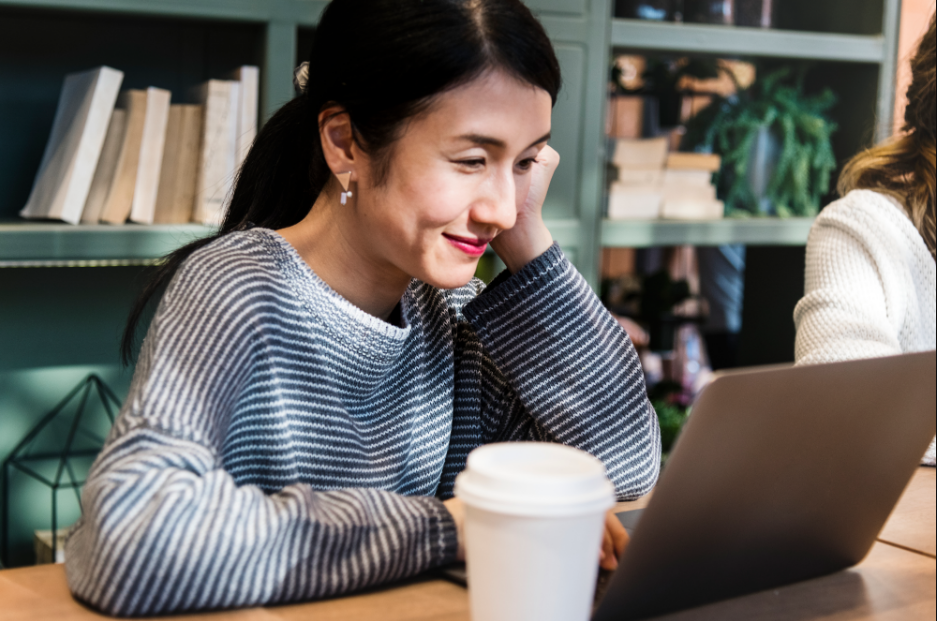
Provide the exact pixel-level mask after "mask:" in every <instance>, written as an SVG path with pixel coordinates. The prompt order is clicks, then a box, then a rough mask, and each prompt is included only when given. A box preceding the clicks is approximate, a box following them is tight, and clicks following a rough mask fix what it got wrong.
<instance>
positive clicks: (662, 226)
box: [602, 218, 813, 248]
mask: <svg viewBox="0 0 937 621" xmlns="http://www.w3.org/2000/svg"><path fill="white" fill-rule="evenodd" d="M812 224H813V218H786V219H773V218H772V219H769V218H761V219H758V218H752V219H744V220H743V219H726V220H711V221H705V222H685V221H673V220H603V221H602V245H603V246H609V247H621V248H648V247H651V246H681V245H690V246H719V245H723V244H745V245H752V246H755V245H758V246H803V245H805V244H806V243H807V234H808V233H809V232H810V226H811V225H812Z"/></svg>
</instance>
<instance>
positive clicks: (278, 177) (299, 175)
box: [121, 0, 560, 364]
mask: <svg viewBox="0 0 937 621" xmlns="http://www.w3.org/2000/svg"><path fill="white" fill-rule="evenodd" d="M490 69H500V70H503V71H506V72H507V73H509V74H510V75H512V76H514V77H516V78H517V79H519V80H521V81H522V82H526V83H529V84H531V85H533V86H536V87H539V88H542V89H543V90H545V91H546V92H548V93H549V94H550V96H551V98H552V99H553V103H554V104H555V103H556V97H557V94H558V92H559V90H560V67H559V62H558V61H557V59H556V54H555V53H554V51H553V46H552V45H551V43H550V39H549V38H548V37H547V34H546V32H545V31H544V29H543V26H541V24H540V22H538V21H537V19H536V18H535V17H534V16H533V14H532V13H531V12H530V9H528V8H527V7H526V6H524V4H523V3H522V2H521V1H520V0H332V1H331V2H330V3H329V5H328V7H326V9H325V11H323V13H322V17H321V19H320V21H319V26H318V28H317V30H316V35H315V40H314V43H313V48H312V53H311V55H310V59H309V75H308V81H307V83H306V87H305V89H304V90H303V92H302V94H300V95H299V96H297V97H296V98H294V99H293V100H292V101H290V102H289V103H287V104H285V105H284V106H283V107H282V108H280V110H279V111H278V112H277V113H276V114H274V115H273V117H272V118H271V119H270V120H269V121H267V123H266V124H265V125H264V126H263V128H262V129H261V131H260V132H259V134H258V135H257V139H256V140H255V141H254V145H253V147H252V148H251V150H250V153H248V155H247V158H246V159H245V161H244V165H243V167H242V168H241V171H240V173H239V174H238V177H237V180H236V184H235V188H234V194H233V196H232V199H231V203H230V206H229V207H228V211H227V213H226V215H225V218H224V222H223V223H222V225H221V229H220V230H219V231H218V232H217V233H216V234H215V235H212V236H210V237H206V238H204V239H200V240H198V241H195V242H192V243H190V244H188V245H186V246H183V247H182V248H180V249H178V250H176V251H175V252H173V253H171V254H169V255H167V256H166V257H165V259H164V261H163V262H162V264H161V265H160V267H159V268H158V269H157V272H156V274H155V275H154V276H153V278H152V280H151V281H150V282H149V283H148V284H147V286H146V288H145V289H144V291H143V292H142V293H141V294H140V296H139V298H138V299H137V300H136V302H135V303H134V306H133V309H132V311H131V313H130V317H129V319H128V321H127V326H126V328H125V329H124V335H123V340H122V341H121V354H122V357H123V360H124V362H125V363H127V364H129V362H130V361H131V360H132V358H133V350H134V343H135V340H136V339H135V336H136V328H137V324H138V323H139V321H140V318H141V316H142V315H143V314H144V312H145V310H146V308H147V306H148V304H149V302H150V300H151V299H152V298H153V297H154V295H155V294H156V293H157V292H158V291H160V290H161V288H162V287H164V286H165V285H166V284H168V283H169V281H170V280H171V279H172V277H173V275H174V274H175V273H176V271H177V270H178V269H179V267H180V266H181V265H182V263H183V261H185V259H186V258H188V257H189V255H191V254H192V253H193V252H195V251H196V250H198V249H199V248H202V247H203V246H206V245H208V244H209V243H211V242H212V241H214V240H216V239H218V238H220V237H222V236H224V235H227V234H228V233H230V232H232V231H238V230H244V229H247V228H250V227H252V226H260V227H266V228H271V229H280V228H284V227H287V226H291V225H293V224H296V223H297V222H299V221H300V220H302V219H303V218H304V217H305V216H306V215H307V214H308V213H309V209H310V208H311V207H312V205H313V203H315V201H316V198H317V197H318V196H319V193H320V192H322V190H323V189H324V188H325V186H326V183H327V182H328V181H329V179H330V177H331V171H330V170H329V168H328V166H327V164H326V162H325V158H324V156H323V153H322V144H321V142H320V138H319V121H318V119H319V114H320V113H321V112H322V110H323V109H324V108H326V107H327V106H331V105H337V106H339V107H341V108H343V109H344V110H345V111H346V112H347V113H348V115H349V117H350V120H351V125H352V129H353V132H354V136H355V141H356V142H357V143H358V145H359V146H360V147H361V148H362V149H364V150H366V151H367V152H368V153H369V154H370V155H371V156H372V159H373V161H374V163H375V166H376V170H375V171H374V172H375V175H376V177H377V179H378V180H380V179H381V178H382V177H384V176H385V175H386V172H387V168H388V162H389V160H390V157H389V154H390V150H391V149H390V148H391V147H392V145H393V143H394V142H395V141H396V140H397V139H398V138H399V136H400V134H401V133H402V130H403V128H404V125H405V123H406V122H407V121H408V120H409V119H412V118H413V117H414V116H416V115H418V114H420V113H421V112H423V111H425V110H426V109H427V107H428V105H429V104H430V103H431V102H432V100H433V97H435V96H437V95H439V94H441V93H443V92H445V91H447V90H449V89H452V88H455V87H457V86H460V85H462V84H465V83H467V82H469V81H471V80H472V79H474V78H476V77H478V76H480V75H481V74H482V73H484V72H485V71H486V70H490Z"/></svg>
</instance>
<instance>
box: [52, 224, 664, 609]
mask: <svg viewBox="0 0 937 621" xmlns="http://www.w3.org/2000/svg"><path fill="white" fill-rule="evenodd" d="M401 318H402V322H401V323H402V327H398V326H393V325H390V324H388V323H385V322H383V321H380V320H378V319H376V318H374V317H371V316H369V315H367V314H365V313H364V312H362V311H360V310H359V309H357V308H355V307H354V306H352V305H351V304H350V303H348V302H347V301H345V300H344V299H343V298H341V297H340V296H339V295H337V294H336V293H335V292H334V291H332V290H331V289H330V288H329V287H328V285H326V284H325V283H324V282H323V281H321V280H320V279H319V278H318V277H317V276H316V275H315V274H314V273H313V272H312V271H311V270H309V268H308V267H307V266H306V264H305V263H304V262H303V261H302V259H301V258H300V257H299V255H298V254H297V253H296V252H295V251H294V250H293V248H292V247H291V246H290V245H289V244H288V243H287V242H286V241H285V240H284V239H283V238H282V237H280V236H279V235H277V234H276V233H274V232H273V231H269V230H265V229H254V230H251V231H245V232H238V233H232V234H230V235H227V236H225V237H224V238H222V239H220V240H218V241H216V242H214V243H212V244H211V245H209V246H207V247H205V248H203V249H202V250H200V251H198V252H197V253H195V254H194V255H193V256H192V257H191V258H190V259H189V260H188V261H187V262H186V263H185V264H184V265H183V267H182V269H181V270H180V271H179V273H178V274H177V276H176V278H175V279H174V280H173V282H172V284H171V285H170V287H169V289H168V290H167V292H166V294H165V295H164V297H163V300H162V302H161V304H160V307H159V309H158V311H157V314H156V317H155V319H154V320H153V323H152V324H151V327H150V331H149V333H148V334H147V338H146V340H145V342H144V345H143V350H142V352H141V355H140V360H139V363H138V366H137V371H136V374H135V376H134V381H133V385H132V386H131V390H130V395H129V396H128V398H127V401H126V403H125V404H124V407H123V409H122V411H121V414H120V417H119V419H118V421H117V424H116V425H115V427H114V429H113V431H112V432H111V435H110V437H109V438H108V442H107V445H106V447H105V449H104V451H103V452H102V454H101V455H100V456H99V457H98V459H97V461H96V462H95V465H94V467H93V469H92V472H91V475H90V477H89V479H88V483H87V485H86V487H85V490H84V494H83V497H82V505H83V511H84V515H83V517H82V519H81V521H80V522H79V524H78V526H77V527H76V529H75V531H74V532H73V534H72V536H71V537H70V539H69V541H68V544H67V554H66V558H67V559H68V560H67V563H66V571H67V576H68V581H69V585H70V586H71V589H72V591H73V593H74V594H75V595H76V596H77V597H79V598H80V599H82V600H84V601H86V602H88V603H89V604H91V605H93V606H95V607H96V608H98V609H100V610H102V611H104V612H106V613H109V614H113V615H122V616H129V615H153V614H165V613H171V612H179V611H186V610H200V609H212V608H229V607H238V606H252V605H260V604H272V603H281V602H289V601H297V600H306V599H314V598H321V597H326V596H332V595H338V594H342V593H348V592H351V591H354V590H356V589H361V588H363V587H366V586H370V585H375V584H379V583H384V582H389V581H393V580H397V579H401V578H404V577H407V576H411V575H414V574H417V573H419V572H421V571H424V570H426V569H429V568H431V567H434V566H437V565H440V564H443V563H447V562H450V561H452V560H453V559H454V557H455V553H456V547H457V543H458V541H457V535H456V531H455V526H454V523H453V521H452V518H451V516H450V515H449V513H448V511H446V509H445V507H444V506H443V505H442V503H441V502H440V500H441V499H446V498H449V497H451V496H452V488H453V483H454V479H455V476H456V474H458V472H459V471H460V470H461V469H462V468H463V467H464V464H465V459H466V457H467V455H468V453H469V451H471V450H472V449H473V448H475V447H477V446H479V445H481V444H484V443H487V442H494V441H503V440H544V441H551V442H561V443H564V444H569V445H571V446H576V447H578V448H581V449H584V450H586V451H589V452H590V453H592V454H594V455H596V456H597V457H599V458H600V459H601V460H602V461H603V462H604V463H605V464H606V467H607V470H608V473H609V476H610V478H611V479H612V481H613V482H614V484H615V488H616V490H617V494H618V496H619V498H622V499H625V498H634V497H637V496H640V495H642V494H644V493H646V492H647V491H649V490H650V489H651V487H652V486H653V484H654V483H655V481H656V479H657V475H658V468H659V463H660V439H659V431H658V428H657V419H656V416H655V414H654V411H653V409H652V408H651V406H650V404H649V402H648V400H647V396H646V394H645V387H644V381H643V377H642V374H641V368H640V365H639V363H638V359H637V355H636V353H635V351H634V348H633V347H632V346H631V343H630V342H629V341H628V339H627V336H625V334H624V333H623V331H622V330H621V329H620V328H619V326H618V324H617V323H616V322H615V321H614V320H613V319H612V317H611V316H610V315H609V314H608V313H607V311H605V309H604V308H603V307H602V305H601V303H600V302H599V300H598V299H597V298H596V297H595V295H594V294H593V293H592V291H591V290H590V289H589V287H588V286H587V284H586V283H585V281H584V280H583V279H582V277H581V276H580V275H579V274H578V272H576V270H575V269H574V268H573V267H572V265H571V264H570V263H569V261H568V260H567V259H566V258H565V257H564V256H563V253H562V252H561V251H560V250H559V248H558V247H557V246H554V247H553V248H551V249H550V250H549V251H547V252H546V253H545V254H544V255H543V256H541V257H539V258H538V259H536V260H535V261H533V262H532V263H531V264H530V265H528V266H527V267H526V268H524V269H523V270H522V271H521V272H519V273H517V274H515V275H513V276H511V275H508V274H502V276H500V277H499V278H498V279H497V281H496V282H495V283H492V285H491V286H490V287H488V288H487V289H485V288H484V285H483V284H482V283H481V282H480V281H473V282H472V283H470V284H469V285H466V286H465V287H463V288H461V289H458V290H453V291H441V290H438V289H435V288H433V287H430V286H428V285H426V284H423V283H420V282H417V281H414V283H413V284H412V285H411V286H410V288H409V289H408V290H407V292H406V294H405V295H404V297H403V299H402V300H401Z"/></svg>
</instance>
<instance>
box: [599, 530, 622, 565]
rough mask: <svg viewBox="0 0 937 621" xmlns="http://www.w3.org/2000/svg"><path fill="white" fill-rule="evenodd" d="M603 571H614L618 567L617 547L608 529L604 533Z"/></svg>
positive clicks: (601, 557) (601, 562) (600, 563)
mask: <svg viewBox="0 0 937 621" xmlns="http://www.w3.org/2000/svg"><path fill="white" fill-rule="evenodd" d="M600 559H601V561H600V562H599V565H601V567H602V569H608V570H613V569H615V568H616V567H618V558H617V557H616V556H615V546H614V542H613V541H612V536H611V534H610V533H609V532H608V529H607V528H606V529H605V530H604V532H603V533H602V552H601V555H600Z"/></svg>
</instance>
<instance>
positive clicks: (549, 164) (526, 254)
mask: <svg viewBox="0 0 937 621" xmlns="http://www.w3.org/2000/svg"><path fill="white" fill-rule="evenodd" d="M559 165H560V154H559V153H557V152H556V150H555V149H553V147H551V146H550V145H546V146H545V147H543V150H541V151H540V153H539V154H538V155H537V160H536V161H535V162H534V164H533V169H532V170H531V172H530V174H531V177H532V178H531V181H530V189H529V191H528V192H527V199H526V200H525V201H524V203H523V204H522V205H520V206H519V207H518V209H517V221H516V222H515V224H514V228H512V229H510V230H507V231H503V232H502V233H501V234H500V235H498V236H497V237H495V238H494V239H493V240H492V242H491V248H492V250H494V251H495V252H497V253H498V256H499V257H501V260H502V261H504V264H505V265H506V266H507V267H508V269H509V270H511V273H512V274H516V273H517V272H519V271H520V270H521V269H523V267H524V266H525V265H527V264H528V263H530V262H531V261H533V260H534V259H536V258H537V257H539V256H540V255H542V254H543V253H544V252H546V251H547V250H548V249H549V248H550V246H552V245H553V236H552V235H550V231H549V230H548V229H547V226H546V224H544V222H543V213H542V212H543V202H544V200H546V198H547V190H549V189H550V181H551V180H552V179H553V173H554V172H556V168H557V166H559Z"/></svg>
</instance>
